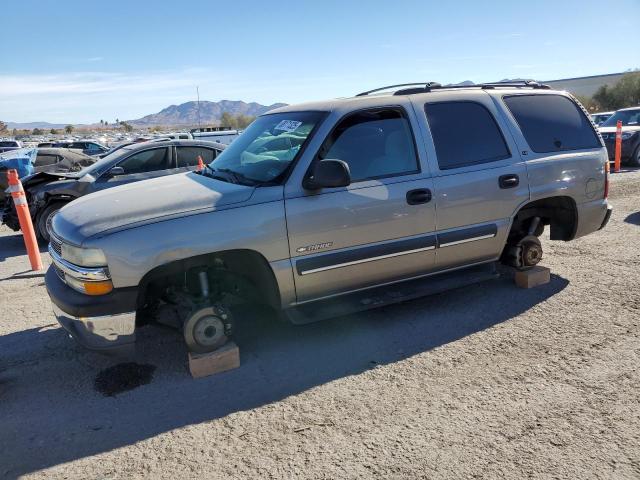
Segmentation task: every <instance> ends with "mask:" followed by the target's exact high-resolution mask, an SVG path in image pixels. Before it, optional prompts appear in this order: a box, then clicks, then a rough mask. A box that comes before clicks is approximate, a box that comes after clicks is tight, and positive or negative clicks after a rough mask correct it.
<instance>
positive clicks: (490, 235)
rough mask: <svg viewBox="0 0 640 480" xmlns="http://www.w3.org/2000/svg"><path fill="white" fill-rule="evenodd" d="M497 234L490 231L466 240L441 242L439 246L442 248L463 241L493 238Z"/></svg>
mask: <svg viewBox="0 0 640 480" xmlns="http://www.w3.org/2000/svg"><path fill="white" fill-rule="evenodd" d="M495 236H496V234H495V233H490V234H488V235H481V236H479V237H472V238H465V239H464V240H456V241H455V242H448V243H441V244H440V245H439V247H440V248H444V247H453V246H454V245H460V244H461V243H468V242H475V241H476V240H484V239H485V238H493V237H495Z"/></svg>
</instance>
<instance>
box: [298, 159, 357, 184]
mask: <svg viewBox="0 0 640 480" xmlns="http://www.w3.org/2000/svg"><path fill="white" fill-rule="evenodd" d="M350 184H351V172H350V171H349V165H347V163H346V162H343V161H342V160H335V159H326V160H320V161H319V162H318V163H316V165H315V168H314V169H313V172H312V174H311V176H309V177H307V178H305V180H304V182H303V183H302V186H303V187H304V188H306V189H307V190H319V189H321V188H335V187H346V186H348V185H350Z"/></svg>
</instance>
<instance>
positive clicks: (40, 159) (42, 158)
mask: <svg viewBox="0 0 640 480" xmlns="http://www.w3.org/2000/svg"><path fill="white" fill-rule="evenodd" d="M56 163H58V157H57V156H56V155H38V156H37V157H36V165H35V166H36V167H44V166H46V165H55V164H56Z"/></svg>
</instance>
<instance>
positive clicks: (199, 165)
mask: <svg viewBox="0 0 640 480" xmlns="http://www.w3.org/2000/svg"><path fill="white" fill-rule="evenodd" d="M202 170H204V161H203V160H202V157H201V156H200V155H198V171H199V172H200V171H202Z"/></svg>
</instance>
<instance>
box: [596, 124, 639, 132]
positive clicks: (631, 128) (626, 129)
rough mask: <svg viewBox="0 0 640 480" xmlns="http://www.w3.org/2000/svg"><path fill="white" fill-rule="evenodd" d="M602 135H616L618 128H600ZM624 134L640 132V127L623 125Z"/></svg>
mask: <svg viewBox="0 0 640 480" xmlns="http://www.w3.org/2000/svg"><path fill="white" fill-rule="evenodd" d="M598 131H599V132H600V133H616V127H598ZM622 131H623V132H638V131H640V125H623V126H622Z"/></svg>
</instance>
